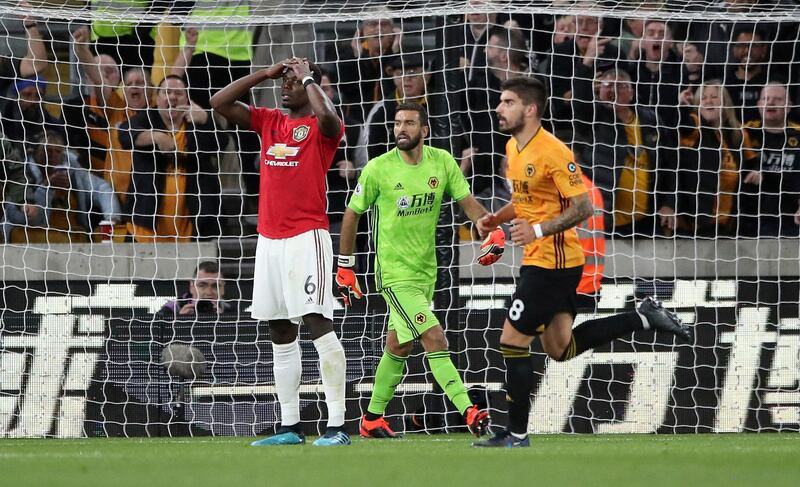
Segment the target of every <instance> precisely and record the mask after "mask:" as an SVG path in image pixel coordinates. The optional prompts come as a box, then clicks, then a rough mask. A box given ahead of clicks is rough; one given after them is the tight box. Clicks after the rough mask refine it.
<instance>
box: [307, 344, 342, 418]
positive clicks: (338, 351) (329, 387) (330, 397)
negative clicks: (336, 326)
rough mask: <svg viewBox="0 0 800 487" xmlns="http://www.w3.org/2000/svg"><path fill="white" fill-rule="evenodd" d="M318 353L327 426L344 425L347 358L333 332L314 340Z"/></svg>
mask: <svg viewBox="0 0 800 487" xmlns="http://www.w3.org/2000/svg"><path fill="white" fill-rule="evenodd" d="M314 347H315V348H316V349H317V354H318V355H319V374H320V376H321V377H322V387H323V388H324V389H325V404H326V405H327V406H328V427H329V428H331V427H340V426H342V425H344V409H345V403H344V388H345V372H346V369H347V360H346V359H345V356H344V348H342V344H341V342H339V339H338V338H336V333H335V332H330V333H326V334H325V335H322V336H321V337H319V338H317V339H316V340H314Z"/></svg>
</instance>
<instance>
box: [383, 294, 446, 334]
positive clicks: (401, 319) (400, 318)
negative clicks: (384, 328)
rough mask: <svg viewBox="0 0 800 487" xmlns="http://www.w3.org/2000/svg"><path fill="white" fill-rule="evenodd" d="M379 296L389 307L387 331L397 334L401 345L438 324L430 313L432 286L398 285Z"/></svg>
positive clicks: (434, 316)
mask: <svg viewBox="0 0 800 487" xmlns="http://www.w3.org/2000/svg"><path fill="white" fill-rule="evenodd" d="M381 294H382V295H383V299H385V300H386V304H388V305H389V330H390V331H391V330H394V331H395V332H396V333H397V341H398V342H399V343H400V344H401V345H402V344H403V343H408V342H410V341H411V340H415V339H418V338H419V337H421V336H422V334H423V333H425V332H426V331H427V330H428V329H429V328H432V327H434V326H436V325H438V324H439V320H438V319H437V318H436V315H434V314H433V312H432V311H431V299H433V286H425V285H415V284H400V285H397V286H391V287H386V288H383V289H382V290H381Z"/></svg>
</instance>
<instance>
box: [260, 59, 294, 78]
mask: <svg viewBox="0 0 800 487" xmlns="http://www.w3.org/2000/svg"><path fill="white" fill-rule="evenodd" d="M290 61H291V59H284V60H283V61H279V62H277V63H275V64H273V65H272V66H270V67H268V68H264V74H266V76H267V78H268V79H278V78H280V77H282V76H283V73H284V71H286V68H287V67H288V66H289V62H290Z"/></svg>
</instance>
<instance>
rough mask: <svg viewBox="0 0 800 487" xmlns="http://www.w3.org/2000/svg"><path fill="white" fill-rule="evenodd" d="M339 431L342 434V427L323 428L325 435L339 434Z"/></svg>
mask: <svg viewBox="0 0 800 487" xmlns="http://www.w3.org/2000/svg"><path fill="white" fill-rule="evenodd" d="M340 431H341V432H342V433H344V425H341V426H328V427H327V428H325V432H326V433H339V432H340Z"/></svg>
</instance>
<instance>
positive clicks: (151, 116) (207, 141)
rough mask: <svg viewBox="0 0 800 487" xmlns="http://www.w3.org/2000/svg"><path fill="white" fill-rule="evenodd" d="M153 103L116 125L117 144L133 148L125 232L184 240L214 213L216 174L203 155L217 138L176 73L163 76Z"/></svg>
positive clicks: (150, 238) (139, 239) (214, 145)
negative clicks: (118, 140) (129, 219)
mask: <svg viewBox="0 0 800 487" xmlns="http://www.w3.org/2000/svg"><path fill="white" fill-rule="evenodd" d="M155 104H156V108H155V109H151V110H146V111H143V112H142V113H140V114H138V115H136V116H135V117H133V118H132V119H131V120H130V122H127V123H124V124H123V125H122V126H120V129H119V138H120V146H121V147H122V149H124V150H132V151H133V165H132V167H133V171H132V172H133V174H132V176H131V182H130V187H129V189H128V193H129V195H128V199H127V201H126V205H125V211H126V213H127V214H128V215H131V222H130V223H128V233H129V234H131V235H133V237H134V239H135V240H136V241H137V242H161V241H176V240H177V241H187V240H188V239H190V238H191V237H192V236H193V235H194V231H195V228H197V231H198V234H199V235H201V236H202V235H204V233H203V232H204V231H205V230H207V228H206V227H207V226H211V224H209V223H208V222H207V219H209V218H213V217H210V216H209V215H212V216H213V215H217V213H218V208H219V206H218V203H215V201H218V198H219V178H218V177H217V175H216V174H214V171H213V170H212V166H211V162H210V160H209V159H210V156H211V154H212V153H214V152H216V151H218V150H219V142H218V140H217V138H216V134H215V132H214V130H213V125H212V123H211V116H210V114H209V113H208V111H206V110H203V109H202V108H201V107H199V106H198V105H196V104H194V103H192V102H191V101H190V100H189V95H188V93H187V89H186V84H185V83H184V81H183V80H182V79H181V78H178V77H177V76H172V75H170V76H167V77H166V78H164V80H163V81H161V84H160V85H159V86H158V90H157V94H156V103H155Z"/></svg>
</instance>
